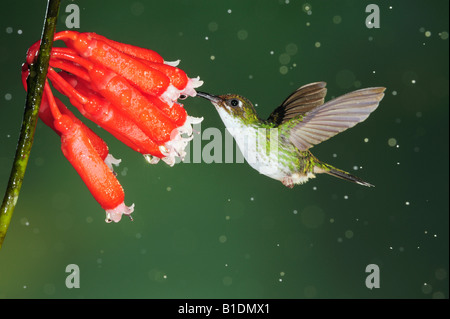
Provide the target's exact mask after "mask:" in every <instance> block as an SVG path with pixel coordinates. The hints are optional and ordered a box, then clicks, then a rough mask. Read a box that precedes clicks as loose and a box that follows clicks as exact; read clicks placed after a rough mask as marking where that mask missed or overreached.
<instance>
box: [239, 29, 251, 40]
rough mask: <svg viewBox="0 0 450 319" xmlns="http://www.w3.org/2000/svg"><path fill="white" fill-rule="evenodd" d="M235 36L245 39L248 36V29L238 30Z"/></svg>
mask: <svg viewBox="0 0 450 319" xmlns="http://www.w3.org/2000/svg"><path fill="white" fill-rule="evenodd" d="M237 37H238V39H239V40H245V39H247V38H248V31H247V30H239V31H238V33H237Z"/></svg>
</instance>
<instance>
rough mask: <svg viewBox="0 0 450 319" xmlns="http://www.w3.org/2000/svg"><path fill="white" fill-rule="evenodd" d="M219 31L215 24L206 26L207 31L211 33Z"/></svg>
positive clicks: (211, 23)
mask: <svg viewBox="0 0 450 319" xmlns="http://www.w3.org/2000/svg"><path fill="white" fill-rule="evenodd" d="M218 29H219V25H218V24H217V22H214V21H213V22H210V23H209V24H208V30H209V31H211V32H215V31H217V30H218Z"/></svg>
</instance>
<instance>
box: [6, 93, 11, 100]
mask: <svg viewBox="0 0 450 319" xmlns="http://www.w3.org/2000/svg"><path fill="white" fill-rule="evenodd" d="M11 99H12V95H11V93H6V94H5V100H6V101H11Z"/></svg>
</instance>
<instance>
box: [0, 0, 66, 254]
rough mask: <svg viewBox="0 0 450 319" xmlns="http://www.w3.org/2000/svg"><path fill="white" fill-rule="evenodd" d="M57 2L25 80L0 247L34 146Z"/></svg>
mask: <svg viewBox="0 0 450 319" xmlns="http://www.w3.org/2000/svg"><path fill="white" fill-rule="evenodd" d="M60 3H61V0H48V4H47V14H46V16H45V23H44V30H43V32H42V36H41V46H40V48H39V54H38V57H37V60H36V63H33V64H32V65H30V75H29V77H28V81H27V85H28V93H27V99H26V103H25V112H24V115H23V120H22V128H21V131H20V137H19V142H18V144H17V149H16V156H15V158H14V163H13V167H12V169H11V175H10V177H9V182H8V186H7V189H6V193H5V197H4V198H3V203H2V206H1V210H0V248H1V247H2V245H3V241H4V239H5V236H6V232H7V231H8V227H9V224H10V222H11V217H12V214H13V212H14V208H15V207H16V203H17V199H18V198H19V192H20V188H21V186H22V181H23V178H24V175H25V170H26V167H27V164H28V159H29V157H30V151H31V146H32V145H33V137H34V131H35V129H36V122H37V119H38V114H39V106H40V105H41V100H42V94H43V92H44V85H45V80H46V78H47V69H48V64H49V60H50V53H51V49H52V46H53V35H54V33H55V28H56V22H57V19H58V12H59V6H60Z"/></svg>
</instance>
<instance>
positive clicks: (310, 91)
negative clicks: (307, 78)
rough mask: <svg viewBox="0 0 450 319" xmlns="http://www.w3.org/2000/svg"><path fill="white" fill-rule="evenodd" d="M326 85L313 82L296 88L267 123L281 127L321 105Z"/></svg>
mask: <svg viewBox="0 0 450 319" xmlns="http://www.w3.org/2000/svg"><path fill="white" fill-rule="evenodd" d="M326 85H327V84H326V83H325V82H315V83H311V84H307V85H304V86H302V87H300V88H298V89H297V90H296V91H295V92H294V93H292V94H291V95H289V96H288V97H287V98H286V100H284V102H283V103H282V104H281V105H280V106H279V107H277V108H276V109H275V110H274V111H273V112H272V114H270V116H269V118H268V119H267V121H269V122H272V123H276V124H277V125H281V124H283V123H285V122H287V121H289V120H290V119H293V118H294V117H296V116H298V115H304V114H305V113H307V112H309V111H311V110H312V109H314V108H316V107H318V106H320V105H322V104H323V102H324V99H325V95H326V94H327V89H326V88H325V86H326Z"/></svg>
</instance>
